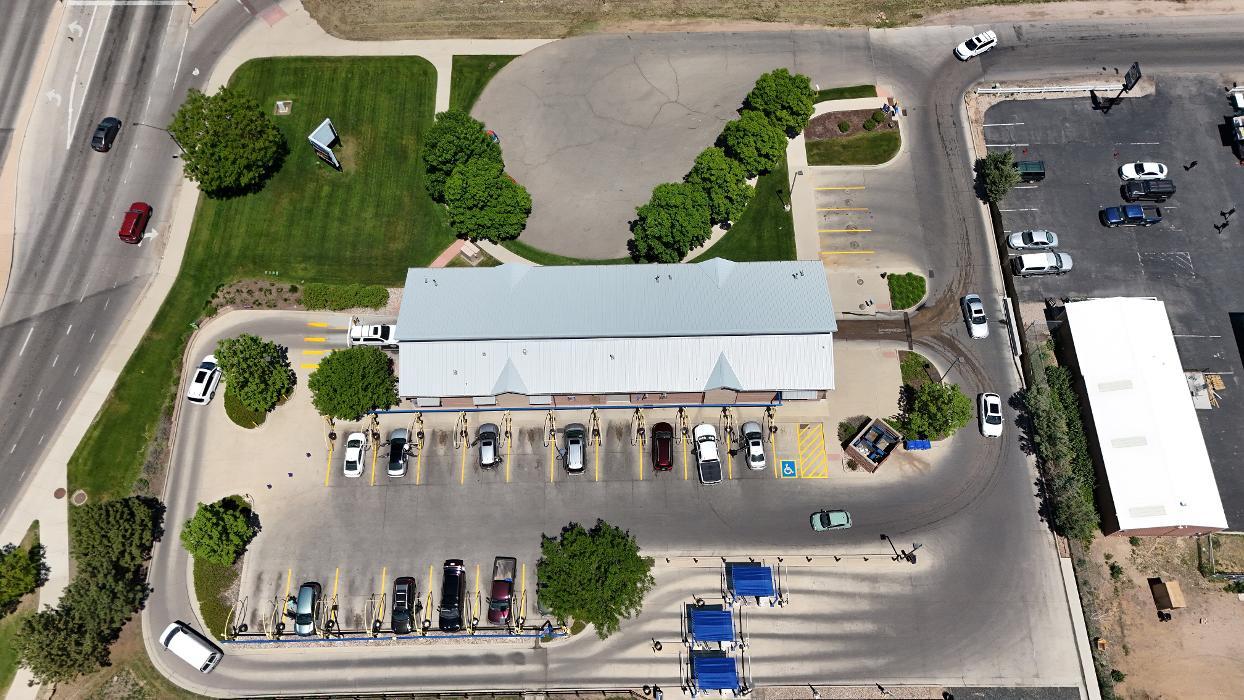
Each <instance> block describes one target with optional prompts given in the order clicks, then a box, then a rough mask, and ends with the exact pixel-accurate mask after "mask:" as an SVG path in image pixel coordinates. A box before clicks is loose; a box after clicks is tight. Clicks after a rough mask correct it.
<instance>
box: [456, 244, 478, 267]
mask: <svg viewBox="0 0 1244 700" xmlns="http://www.w3.org/2000/svg"><path fill="white" fill-rule="evenodd" d="M459 252H460V253H462V257H464V258H466V259H467V260H470V261H471V262H473V263H474V262H479V260H480V253H481V252H482V251H481V250H480V249H479V246H477V245H475V244H474V243H472V242H470V241H464V242H463V244H462V250H460V251H459Z"/></svg>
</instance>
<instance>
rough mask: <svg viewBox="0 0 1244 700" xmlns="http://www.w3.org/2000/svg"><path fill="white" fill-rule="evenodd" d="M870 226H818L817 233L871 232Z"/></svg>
mask: <svg viewBox="0 0 1244 700" xmlns="http://www.w3.org/2000/svg"><path fill="white" fill-rule="evenodd" d="M872 231H873V230H872V229H870V228H818V229H817V230H816V232H817V233H872Z"/></svg>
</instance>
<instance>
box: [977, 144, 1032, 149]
mask: <svg viewBox="0 0 1244 700" xmlns="http://www.w3.org/2000/svg"><path fill="white" fill-rule="evenodd" d="M1031 145H1032V144H1030V143H987V144H985V148H1010V147H1012V146H1031Z"/></svg>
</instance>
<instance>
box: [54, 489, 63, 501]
mask: <svg viewBox="0 0 1244 700" xmlns="http://www.w3.org/2000/svg"><path fill="white" fill-rule="evenodd" d="M64 497H65V489H56V490H55V491H53V492H52V498H55V499H56V500H58V501H59V500H60V499H62V498H64Z"/></svg>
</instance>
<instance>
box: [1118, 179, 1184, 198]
mask: <svg viewBox="0 0 1244 700" xmlns="http://www.w3.org/2000/svg"><path fill="white" fill-rule="evenodd" d="M1119 194H1121V195H1123V199H1125V200H1127V201H1129V202H1141V201H1145V202H1165V201H1166V200H1168V199H1170V198H1171V197H1174V196H1175V183H1173V182H1171V181H1170V180H1129V181H1127V182H1125V183H1123V185H1122V186H1121V187H1120V188H1119Z"/></svg>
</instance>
